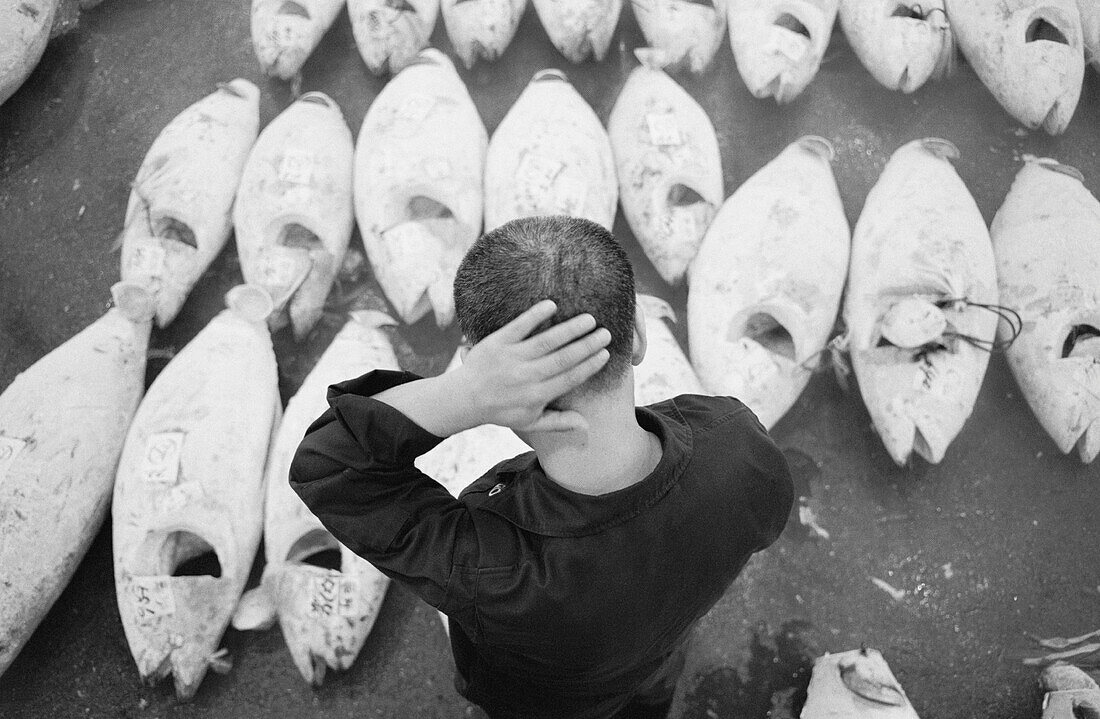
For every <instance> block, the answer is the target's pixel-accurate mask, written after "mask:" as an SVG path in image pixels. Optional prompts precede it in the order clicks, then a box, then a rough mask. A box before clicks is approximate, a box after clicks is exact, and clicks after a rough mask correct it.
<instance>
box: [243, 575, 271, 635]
mask: <svg viewBox="0 0 1100 719" xmlns="http://www.w3.org/2000/svg"><path fill="white" fill-rule="evenodd" d="M277 616H278V610H277V608H276V607H275V600H274V599H273V598H272V596H271V592H269V591H267V585H265V584H260V586H258V587H256V588H255V589H249V590H248V591H247V592H245V593H244V594H243V595H242V596H241V601H240V602H238V603H237V609H236V610H235V611H234V612H233V628H234V629H236V630H238V631H242V632H250V631H263V630H267V629H270V628H271V627H272V626H273V625H274V624H275V619H276V617H277Z"/></svg>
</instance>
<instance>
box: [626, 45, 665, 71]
mask: <svg viewBox="0 0 1100 719" xmlns="http://www.w3.org/2000/svg"><path fill="white" fill-rule="evenodd" d="M634 57H636V58H638V62H640V63H642V65H644V66H646V67H648V68H650V69H651V70H663V69H664V68H666V67H668V64H669V62H670V58H669V56H668V53H667V52H665V51H664V50H662V49H660V48H656V47H639V48H635V50H634Z"/></svg>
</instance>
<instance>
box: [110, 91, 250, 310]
mask: <svg viewBox="0 0 1100 719" xmlns="http://www.w3.org/2000/svg"><path fill="white" fill-rule="evenodd" d="M259 125H260V91H259V90H258V89H257V88H256V86H255V85H253V84H252V83H251V82H249V81H248V80H241V79H237V80H233V81H232V82H230V83H228V84H225V85H221V86H219V88H218V90H217V92H215V93H213V94H212V95H208V96H207V97H205V98H203V99H202V100H199V101H198V102H196V103H195V104H193V105H191V106H190V107H188V108H187V109H186V110H184V111H183V112H181V113H180V114H179V115H177V116H176V118H175V119H173V120H172V121H171V122H170V123H168V125H167V126H165V128H164V129H163V130H161V132H160V134H159V135H158V136H157V139H156V140H154V141H153V144H152V146H151V147H150V148H149V151H148V152H147V153H146V154H145V160H144V161H142V163H141V168H140V169H139V170H138V173H137V177H136V178H135V179H134V183H133V186H132V189H131V191H130V202H129V205H128V206H127V208H126V225H125V227H124V229H123V230H122V279H123V280H124V281H127V282H136V283H139V284H142V285H144V286H145V287H146V288H148V289H149V290H150V291H151V292H152V293H153V294H154V295H155V296H156V302H157V324H158V325H159V326H161V327H164V326H165V325H167V324H169V323H170V322H171V321H172V320H173V319H175V317H176V313H178V312H179V309H180V307H181V306H182V305H183V301H184V300H185V299H187V295H188V293H189V292H190V291H191V288H192V287H194V285H195V282H197V281H198V279H199V277H200V276H201V275H202V273H203V272H205V271H206V268H207V267H209V266H210V263H211V262H213V261H214V258H215V257H217V256H218V253H219V252H221V251H222V248H223V247H224V246H225V243H226V241H227V240H228V239H229V233H230V231H231V230H232V229H233V222H232V219H231V216H230V211H231V208H232V206H233V198H234V197H235V196H236V194H237V185H238V184H239V182H240V179H241V171H242V170H243V169H244V163H245V160H246V159H248V151H249V149H250V148H251V147H252V143H253V142H255V141H256V133H257V132H258V131H259Z"/></svg>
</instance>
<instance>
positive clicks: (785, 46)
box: [767, 27, 810, 62]
mask: <svg viewBox="0 0 1100 719" xmlns="http://www.w3.org/2000/svg"><path fill="white" fill-rule="evenodd" d="M767 49H768V51H769V52H778V53H779V54H781V55H783V56H784V57H786V58H787V59H788V60H790V61H791V62H798V61H799V60H801V59H802V58H803V56H804V55H805V54H806V51H807V50H809V49H810V41H809V40H808V39H806V37H805V36H804V35H799V34H798V33H796V32H791V31H790V30H787V29H785V28H781V27H773V28H772V30H771V37H770V38H769V39H768V46H767Z"/></svg>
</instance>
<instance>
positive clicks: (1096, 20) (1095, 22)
mask: <svg viewBox="0 0 1100 719" xmlns="http://www.w3.org/2000/svg"><path fill="white" fill-rule="evenodd" d="M1077 8H1078V9H1079V10H1080V11H1081V31H1082V35H1083V37H1084V43H1085V60H1086V61H1087V62H1090V63H1092V66H1093V67H1094V68H1096V70H1097V72H1100V3H1098V2H1096V0H1077ZM2 96H3V95H2V94H0V97H2Z"/></svg>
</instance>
